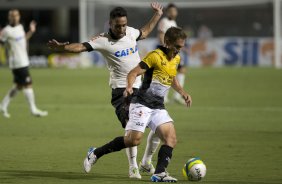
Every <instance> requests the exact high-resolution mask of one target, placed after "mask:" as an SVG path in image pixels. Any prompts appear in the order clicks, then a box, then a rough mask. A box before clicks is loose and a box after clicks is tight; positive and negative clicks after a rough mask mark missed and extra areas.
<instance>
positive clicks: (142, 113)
mask: <svg viewBox="0 0 282 184" xmlns="http://www.w3.org/2000/svg"><path fill="white" fill-rule="evenodd" d="M151 115H152V109H150V108H148V107H146V106H144V105H141V104H138V103H134V104H130V107H129V120H128V122H127V125H126V127H125V130H126V131H129V130H135V131H139V132H143V133H144V132H145V129H146V127H147V125H148V124H149V122H150V120H151Z"/></svg>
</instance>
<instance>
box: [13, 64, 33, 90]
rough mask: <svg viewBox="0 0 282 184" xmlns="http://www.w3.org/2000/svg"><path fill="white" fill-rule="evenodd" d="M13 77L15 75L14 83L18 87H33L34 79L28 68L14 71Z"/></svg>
mask: <svg viewBox="0 0 282 184" xmlns="http://www.w3.org/2000/svg"><path fill="white" fill-rule="evenodd" d="M13 75H14V83H15V84H16V85H17V86H18V87H25V86H31V84H32V79H31V76H30V73H29V68H28V67H24V68H19V69H14V70H13Z"/></svg>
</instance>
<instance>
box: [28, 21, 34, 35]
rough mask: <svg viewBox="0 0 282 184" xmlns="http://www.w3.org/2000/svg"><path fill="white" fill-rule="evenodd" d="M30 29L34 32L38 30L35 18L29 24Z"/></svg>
mask: <svg viewBox="0 0 282 184" xmlns="http://www.w3.org/2000/svg"><path fill="white" fill-rule="evenodd" d="M29 30H30V31H31V32H32V33H34V32H35V31H36V22H35V21H34V20H33V21H31V22H30V24H29Z"/></svg>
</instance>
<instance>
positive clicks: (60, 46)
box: [47, 39, 69, 50]
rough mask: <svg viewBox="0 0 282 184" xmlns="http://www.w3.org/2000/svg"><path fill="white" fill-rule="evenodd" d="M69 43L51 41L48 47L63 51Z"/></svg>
mask: <svg viewBox="0 0 282 184" xmlns="http://www.w3.org/2000/svg"><path fill="white" fill-rule="evenodd" d="M68 44H69V42H63V43H62V42H58V41H57V40H55V39H52V40H49V41H48V43H47V46H48V48H49V49H53V50H63V47H64V46H65V45H68Z"/></svg>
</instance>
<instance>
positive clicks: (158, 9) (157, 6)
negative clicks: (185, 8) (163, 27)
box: [151, 2, 163, 16]
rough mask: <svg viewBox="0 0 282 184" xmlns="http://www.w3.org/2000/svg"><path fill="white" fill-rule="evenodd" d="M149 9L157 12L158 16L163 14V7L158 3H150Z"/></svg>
mask: <svg viewBox="0 0 282 184" xmlns="http://www.w3.org/2000/svg"><path fill="white" fill-rule="evenodd" d="M151 7H152V8H153V10H154V11H155V12H157V13H158V14H159V15H160V16H161V15H162V14H163V6H162V5H161V4H160V3H158V2H152V3H151Z"/></svg>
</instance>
